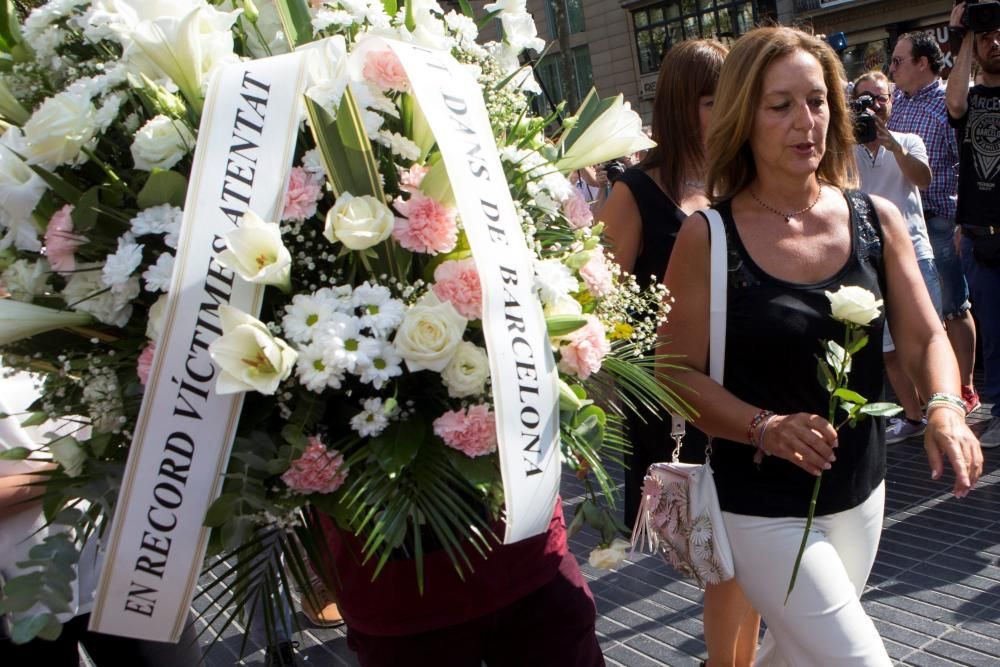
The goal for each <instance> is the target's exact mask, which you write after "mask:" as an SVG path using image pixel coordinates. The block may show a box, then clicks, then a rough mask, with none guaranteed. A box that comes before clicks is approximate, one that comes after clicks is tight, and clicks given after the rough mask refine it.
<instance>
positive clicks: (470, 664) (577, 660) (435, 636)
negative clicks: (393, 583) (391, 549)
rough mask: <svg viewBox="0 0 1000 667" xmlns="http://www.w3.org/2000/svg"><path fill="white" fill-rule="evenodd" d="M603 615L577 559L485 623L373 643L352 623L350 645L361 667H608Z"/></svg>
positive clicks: (474, 622) (476, 621)
mask: <svg viewBox="0 0 1000 667" xmlns="http://www.w3.org/2000/svg"><path fill="white" fill-rule="evenodd" d="M596 618H597V612H596V610H595V608H594V599H593V597H592V596H591V594H590V589H589V588H587V583H586V582H585V581H584V579H583V576H582V575H581V574H580V568H579V567H578V566H577V564H576V558H575V557H574V556H573V554H571V553H566V554H564V555H563V557H562V561H561V563H560V567H559V571H558V572H557V573H556V576H555V577H554V578H553V579H552V580H551V581H550V582H548V583H547V584H545V585H543V586H542V587H541V588H539V589H537V590H535V591H534V592H532V593H529V594H527V595H526V596H524V597H522V598H520V599H519V600H517V601H515V602H513V603H511V604H509V605H507V606H505V607H503V608H502V609H499V610H497V611H494V612H492V613H489V614H486V615H485V616H481V617H479V618H476V619H473V620H469V621H466V622H464V623H459V624H457V625H453V626H450V627H447V628H443V629H440V630H433V631H430V632H423V633H420V634H415V635H407V636H403V637H375V636H372V635H366V634H364V633H362V632H358V631H357V630H355V629H354V628H352V627H351V626H350V625H349V624H348V630H347V645H348V646H349V647H350V648H351V650H353V651H354V652H355V653H357V655H358V659H359V661H360V662H361V665H362V667H397V666H398V665H406V666H407V667H481V665H482V664H483V662H485V663H486V664H487V665H488V666H489V667H523V666H524V665H559V667H602V666H603V665H604V657H603V656H602V655H601V647H600V645H599V644H598V643H597V635H596V634H595V632H594V624H595V620H596Z"/></svg>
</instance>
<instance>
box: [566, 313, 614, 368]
mask: <svg viewBox="0 0 1000 667" xmlns="http://www.w3.org/2000/svg"><path fill="white" fill-rule="evenodd" d="M584 317H586V319H587V323H586V324H585V325H583V326H582V327H580V328H579V329H577V330H576V331H574V332H573V333H571V334H569V335H568V336H566V338H567V339H568V341H569V342H567V343H565V344H564V345H562V346H561V347H560V348H559V355H560V359H559V369H560V370H561V371H563V372H565V373H572V374H573V375H576V376H577V377H578V378H580V379H581V380H586V379H587V378H588V377H590V374H591V373H596V372H597V371H599V370H601V362H602V361H604V357H605V356H606V355H607V354H608V352H610V351H611V344H610V343H608V339H607V336H606V335H605V331H604V325H603V324H601V321H600V320H598V319H597V318H596V317H594V316H593V315H585V316H584Z"/></svg>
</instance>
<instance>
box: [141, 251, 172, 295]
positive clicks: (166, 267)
mask: <svg viewBox="0 0 1000 667" xmlns="http://www.w3.org/2000/svg"><path fill="white" fill-rule="evenodd" d="M173 272H174V256H173V255H171V254H170V253H169V252H165V253H162V254H161V255H160V256H159V257H157V258H156V263H155V264H153V265H152V266H150V267H149V268H148V269H146V270H145V271H144V272H143V274H142V279H143V280H145V281H146V291H148V292H153V293H156V292H166V291H168V290H169V289H170V277H171V275H173Z"/></svg>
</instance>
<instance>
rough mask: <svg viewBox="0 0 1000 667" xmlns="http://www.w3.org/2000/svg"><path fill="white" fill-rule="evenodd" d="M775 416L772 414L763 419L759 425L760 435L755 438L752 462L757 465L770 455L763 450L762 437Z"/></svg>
mask: <svg viewBox="0 0 1000 667" xmlns="http://www.w3.org/2000/svg"><path fill="white" fill-rule="evenodd" d="M777 416H778V415H776V414H774V413H773V412H772V413H771V414H769V415H768V416H767V417H765V418H764V421H763V423H761V425H760V435H758V436H757V451H756V453H754V455H753V462H754V463H756V464H757V465H760V464H761V462H763V460H764V457H765V456H770V455H771V452H769V451H767V450H766V449H764V436H765V435H766V434H767V427H768V426H770V425H771V421H772V420H773V419H774V418H775V417H777Z"/></svg>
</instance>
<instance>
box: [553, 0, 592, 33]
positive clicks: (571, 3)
mask: <svg viewBox="0 0 1000 667" xmlns="http://www.w3.org/2000/svg"><path fill="white" fill-rule="evenodd" d="M557 2H565V3H566V5H565V6H566V21H567V22H568V23H569V34H571V35H573V34H576V33H578V32H583V31H584V30H586V29H587V25H586V23H584V21H583V0H545V19H546V22H547V23H548V25H549V39H552V40H555V39H558V38H559V35H558V34H557V33H556V19H555V16H556V13H555V7H554V4H555V3H557Z"/></svg>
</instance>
